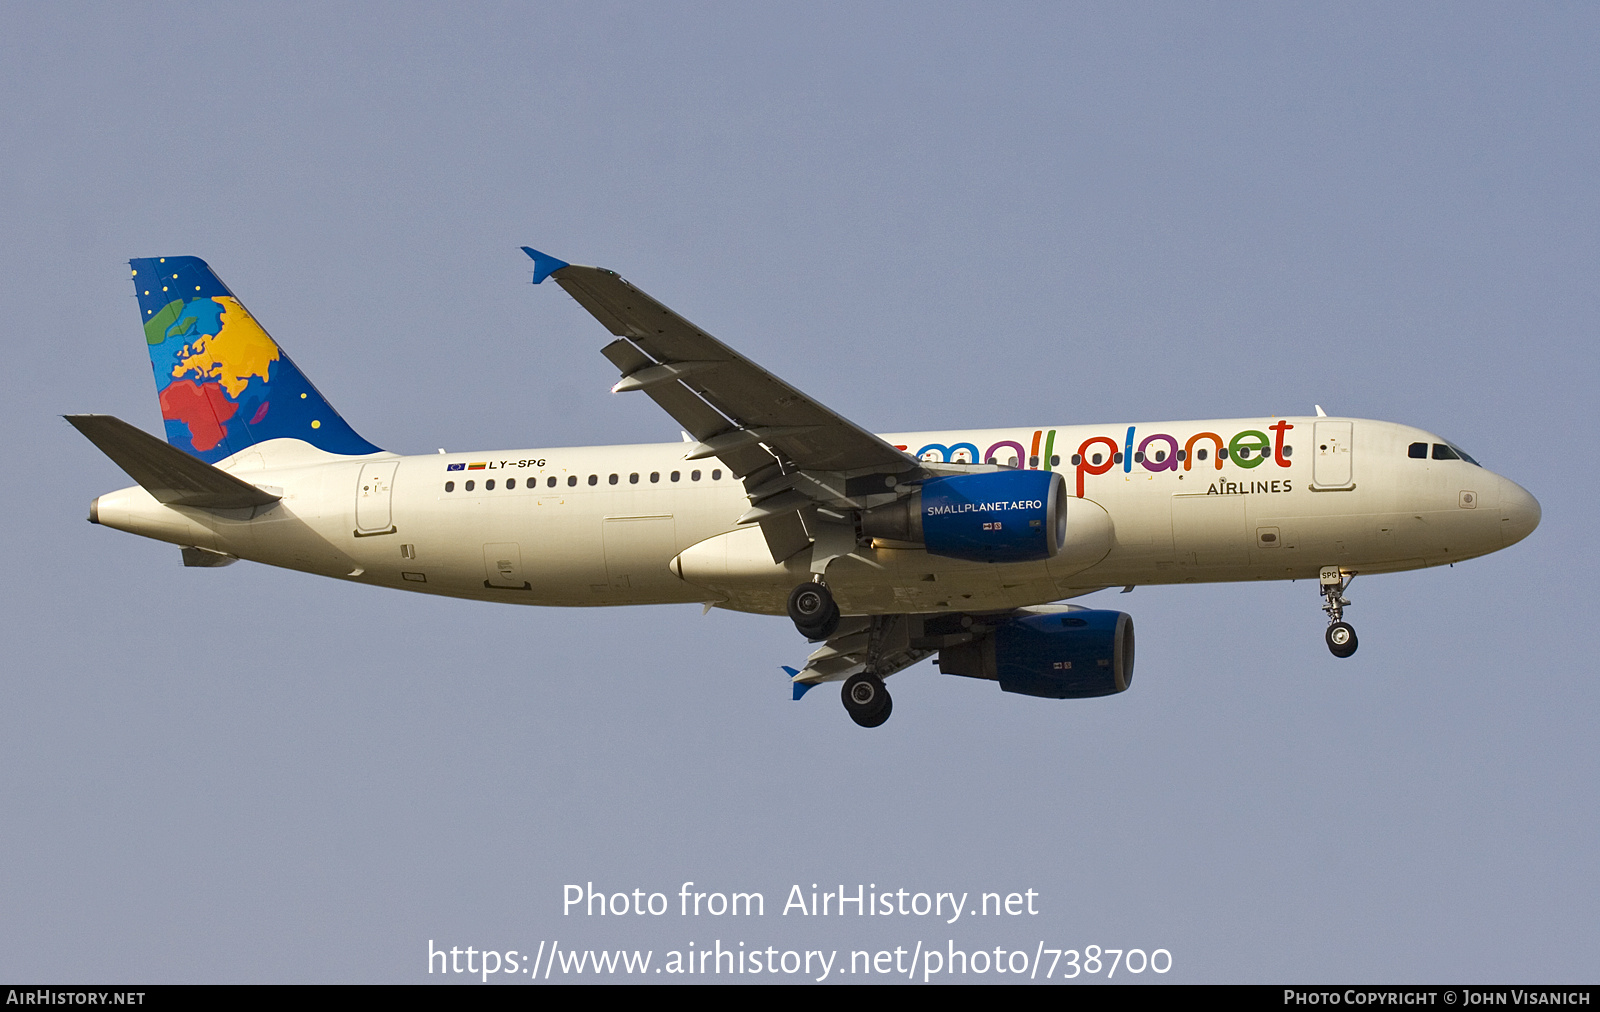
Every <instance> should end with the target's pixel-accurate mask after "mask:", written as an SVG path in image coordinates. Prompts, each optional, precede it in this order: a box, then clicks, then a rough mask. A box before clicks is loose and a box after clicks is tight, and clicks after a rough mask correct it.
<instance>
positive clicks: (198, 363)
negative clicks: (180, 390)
mask: <svg viewBox="0 0 1600 1012" xmlns="http://www.w3.org/2000/svg"><path fill="white" fill-rule="evenodd" d="M211 301H212V302H215V303H217V304H218V305H219V306H221V307H222V326H221V327H219V328H218V329H217V332H216V334H214V335H208V336H206V337H202V338H200V339H198V340H197V341H195V342H194V343H193V344H191V345H189V346H188V347H186V348H184V352H185V354H184V355H183V356H182V357H181V358H179V360H178V364H177V366H176V367H175V368H174V369H173V370H172V375H173V377H174V378H179V379H181V378H182V377H183V376H184V375H185V374H188V373H191V372H193V373H198V374H199V376H200V377H201V378H203V379H213V380H216V381H217V382H219V383H221V384H222V388H223V389H224V390H226V391H227V392H228V396H229V397H231V398H235V399H237V398H238V396H239V395H240V394H242V393H244V388H245V386H246V385H247V384H249V382H250V377H251V376H260V377H261V379H262V381H263V382H265V381H266V380H267V379H269V378H270V377H269V375H268V372H267V370H268V368H269V367H270V366H271V365H272V363H274V362H276V361H277V360H278V343H277V342H276V341H274V340H273V339H272V338H271V337H270V336H269V335H268V334H267V332H266V331H265V330H262V329H261V324H259V323H257V322H256V320H255V317H253V316H251V315H250V311H249V310H247V309H245V308H244V306H243V305H241V304H240V302H239V300H238V299H235V298H233V297H232V296H228V295H218V296H214V297H213V298H212V300H211Z"/></svg>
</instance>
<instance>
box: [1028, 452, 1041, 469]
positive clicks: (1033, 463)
mask: <svg viewBox="0 0 1600 1012" xmlns="http://www.w3.org/2000/svg"><path fill="white" fill-rule="evenodd" d="M1028 466H1029V467H1038V466H1039V455H1038V454H1037V453H1035V454H1033V455H1032V456H1030V457H1029V458H1028Z"/></svg>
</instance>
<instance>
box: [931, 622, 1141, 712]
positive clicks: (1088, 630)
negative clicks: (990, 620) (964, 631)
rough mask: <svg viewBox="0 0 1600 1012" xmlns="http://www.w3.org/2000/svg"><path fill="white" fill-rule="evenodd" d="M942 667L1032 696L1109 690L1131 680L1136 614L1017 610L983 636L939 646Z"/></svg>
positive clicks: (1123, 686) (1067, 695)
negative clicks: (1013, 615) (941, 647)
mask: <svg viewBox="0 0 1600 1012" xmlns="http://www.w3.org/2000/svg"><path fill="white" fill-rule="evenodd" d="M939 670H941V671H943V672H945V673H946V674H951V675H967V676H970V677H973V678H992V679H995V680H996V681H998V682H999V683H1000V688H1001V689H1003V690H1005V691H1006V692H1019V693H1022V694H1024V695H1028V696H1046V697H1048V698H1051V699H1084V698H1087V697H1090V696H1109V695H1112V694H1114V693H1118V692H1122V691H1124V690H1125V689H1127V688H1128V686H1129V685H1131V684H1132V683H1133V619H1132V618H1131V617H1130V616H1128V615H1127V614H1125V613H1123V612H1120V611H1091V610H1088V609H1078V610H1073V611H1065V612H1052V613H1048V614H1021V615H1017V616H1016V617H1014V618H1010V619H1007V620H1006V621H1005V622H1003V623H1002V624H1000V625H998V626H996V627H995V628H994V629H993V631H992V632H990V633H989V634H988V635H987V636H984V637H982V638H981V639H978V640H976V641H974V642H972V643H966V644H962V645H960V646H954V647H946V648H945V649H943V650H941V651H940V653H939Z"/></svg>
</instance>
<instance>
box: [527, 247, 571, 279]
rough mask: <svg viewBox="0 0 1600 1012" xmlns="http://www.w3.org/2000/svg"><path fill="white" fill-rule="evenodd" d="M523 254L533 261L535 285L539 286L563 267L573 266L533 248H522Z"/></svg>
mask: <svg viewBox="0 0 1600 1012" xmlns="http://www.w3.org/2000/svg"><path fill="white" fill-rule="evenodd" d="M522 252H524V253H526V254H528V258H529V259H530V260H532V261H533V283H534V284H538V283H539V282H541V281H543V280H544V279H545V278H548V277H549V276H550V275H552V274H554V273H555V272H556V271H559V270H560V269H561V268H563V267H571V266H572V265H571V264H569V263H567V262H566V261H565V260H557V259H556V258H555V257H553V256H551V255H550V254H548V253H540V252H539V251H538V250H536V249H534V248H533V247H532V246H524V247H522Z"/></svg>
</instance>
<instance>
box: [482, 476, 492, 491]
mask: <svg viewBox="0 0 1600 1012" xmlns="http://www.w3.org/2000/svg"><path fill="white" fill-rule="evenodd" d="M483 490H484V491H485V492H493V491H494V479H493V478H490V479H489V480H488V481H486V482H484V483H483Z"/></svg>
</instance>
